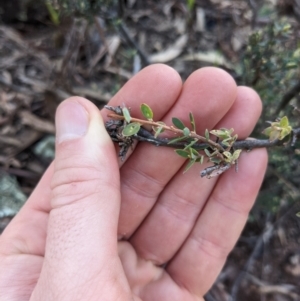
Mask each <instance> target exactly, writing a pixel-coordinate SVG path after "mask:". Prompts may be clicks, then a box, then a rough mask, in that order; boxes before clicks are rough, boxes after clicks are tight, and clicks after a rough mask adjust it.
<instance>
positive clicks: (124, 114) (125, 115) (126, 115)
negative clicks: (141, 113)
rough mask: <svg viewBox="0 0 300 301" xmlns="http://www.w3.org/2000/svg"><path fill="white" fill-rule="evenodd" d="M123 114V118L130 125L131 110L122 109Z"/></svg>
mask: <svg viewBox="0 0 300 301" xmlns="http://www.w3.org/2000/svg"><path fill="white" fill-rule="evenodd" d="M122 112H123V116H124V118H125V120H126V121H127V122H128V123H129V122H130V120H131V117H130V112H129V110H128V109H127V108H126V107H125V108H122Z"/></svg>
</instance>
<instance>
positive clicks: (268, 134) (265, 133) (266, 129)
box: [262, 127, 272, 137]
mask: <svg viewBox="0 0 300 301" xmlns="http://www.w3.org/2000/svg"><path fill="white" fill-rule="evenodd" d="M271 132H272V127H267V128H265V129H264V130H263V131H262V133H263V134H264V135H266V136H268V137H269V136H270V135H271Z"/></svg>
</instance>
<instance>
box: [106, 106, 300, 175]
mask: <svg viewBox="0 0 300 301" xmlns="http://www.w3.org/2000/svg"><path fill="white" fill-rule="evenodd" d="M105 108H106V109H108V110H110V111H112V112H113V113H109V114H108V117H110V118H111V120H109V121H108V122H107V123H106V128H107V131H108V133H109V134H110V136H111V137H112V139H113V141H115V142H118V143H119V146H120V147H121V149H120V156H121V157H122V159H123V160H124V159H125V156H126V153H127V151H128V149H129V147H130V146H132V145H133V141H134V139H136V140H140V141H146V142H150V143H152V144H155V145H160V146H161V145H164V146H171V147H174V148H175V153H176V154H177V155H179V156H180V157H182V158H184V159H186V160H188V163H187V165H186V167H185V170H184V172H186V171H187V170H189V169H190V168H191V167H192V166H193V165H194V164H195V163H200V164H203V163H204V162H212V163H213V165H212V166H209V167H207V168H205V169H204V170H202V172H201V173H200V175H201V176H202V177H204V176H206V177H207V178H211V177H215V176H218V175H220V174H222V173H223V172H224V171H226V170H228V169H230V168H231V167H232V166H235V168H236V171H237V166H238V165H237V164H238V159H239V157H240V155H241V152H242V150H243V149H244V150H251V149H253V148H257V147H268V146H274V145H280V144H281V145H282V144H284V143H285V140H286V137H290V136H291V135H292V137H293V139H292V141H295V140H296V138H297V136H298V135H299V134H300V130H297V129H296V130H293V129H292V127H291V126H290V124H289V121H288V118H287V117H286V116H285V117H283V118H281V119H279V120H277V121H275V122H270V123H271V126H270V127H268V128H266V129H265V130H264V132H263V133H264V134H266V135H267V136H269V139H268V140H259V139H252V138H251V139H246V140H242V141H237V139H238V136H237V134H234V129H226V128H221V129H214V130H210V131H209V130H208V129H206V130H205V133H204V136H202V135H199V134H198V133H197V132H196V123H195V118H194V116H193V114H192V113H191V112H190V113H189V122H190V124H189V126H187V125H185V124H184V122H183V121H182V120H180V119H179V118H177V117H173V118H172V123H173V125H170V126H169V125H166V124H165V123H164V122H162V121H154V120H153V118H154V114H153V111H152V109H151V108H150V107H149V105H147V104H142V105H141V106H140V110H141V113H142V115H143V117H144V118H145V119H140V118H135V117H132V116H131V115H130V108H127V107H125V106H124V107H123V108H121V107H111V106H105ZM144 126H147V127H149V126H151V128H152V132H153V133H154V134H152V133H151V131H149V130H147V129H146V128H145V127H144ZM165 131H169V132H171V133H173V134H175V135H176V137H175V138H171V139H170V138H161V137H159V135H161V133H163V132H165ZM212 137H215V138H214V139H213V138H212ZM290 140H291V139H290Z"/></svg>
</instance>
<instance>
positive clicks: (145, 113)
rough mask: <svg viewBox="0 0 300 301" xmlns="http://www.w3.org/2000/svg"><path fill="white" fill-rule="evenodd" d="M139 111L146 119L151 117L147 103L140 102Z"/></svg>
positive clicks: (151, 113)
mask: <svg viewBox="0 0 300 301" xmlns="http://www.w3.org/2000/svg"><path fill="white" fill-rule="evenodd" d="M141 112H142V114H143V116H144V117H145V118H146V119H148V120H152V119H153V112H152V110H151V108H150V107H149V106H148V105H147V104H145V103H142V104H141Z"/></svg>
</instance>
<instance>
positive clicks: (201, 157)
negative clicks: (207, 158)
mask: <svg viewBox="0 0 300 301" xmlns="http://www.w3.org/2000/svg"><path fill="white" fill-rule="evenodd" d="M203 161H204V156H200V157H198V158H197V159H196V162H197V163H200V164H203Z"/></svg>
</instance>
